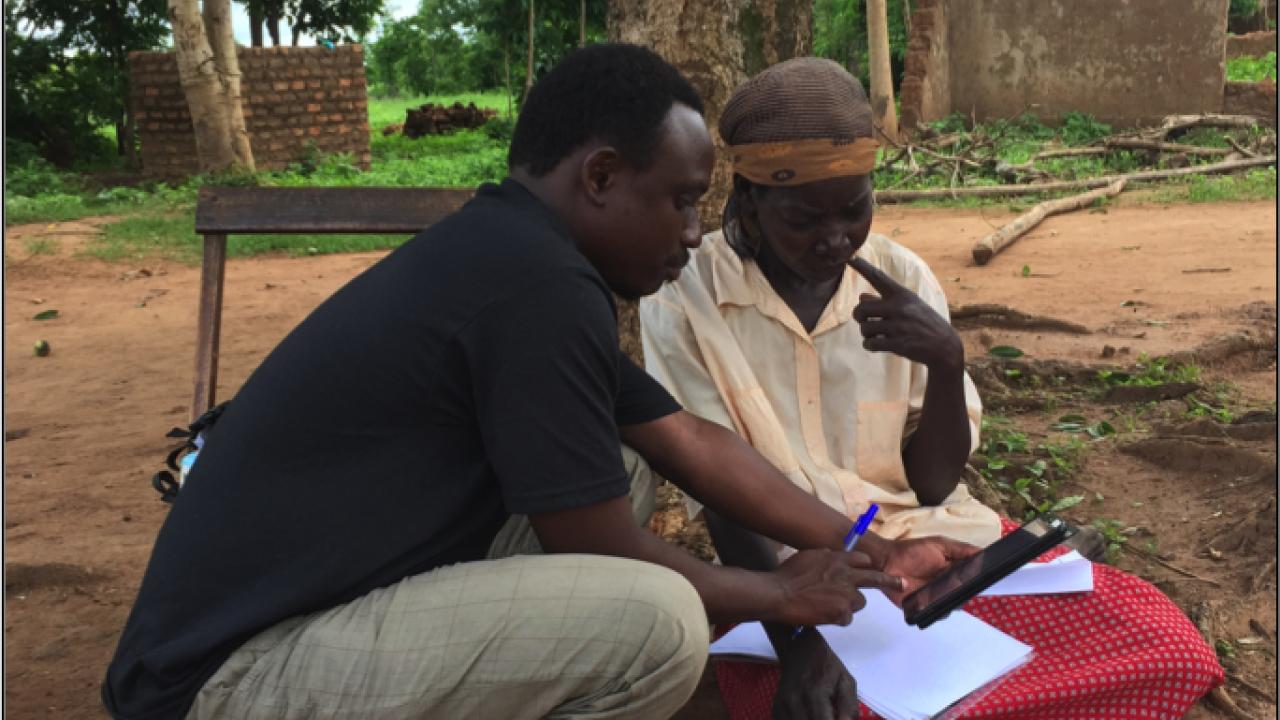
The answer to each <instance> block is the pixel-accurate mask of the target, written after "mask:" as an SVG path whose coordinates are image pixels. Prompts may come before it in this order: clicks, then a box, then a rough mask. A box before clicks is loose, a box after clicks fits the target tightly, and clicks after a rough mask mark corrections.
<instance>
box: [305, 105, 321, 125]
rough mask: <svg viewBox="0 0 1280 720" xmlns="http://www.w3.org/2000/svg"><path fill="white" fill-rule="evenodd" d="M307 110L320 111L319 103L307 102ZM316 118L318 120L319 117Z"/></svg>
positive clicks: (311, 111) (310, 111)
mask: <svg viewBox="0 0 1280 720" xmlns="http://www.w3.org/2000/svg"><path fill="white" fill-rule="evenodd" d="M307 112H309V113H318V112H320V103H308V104H307ZM317 120H319V118H317ZM320 122H324V121H323V120H320Z"/></svg>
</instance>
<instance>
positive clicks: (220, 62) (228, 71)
mask: <svg viewBox="0 0 1280 720" xmlns="http://www.w3.org/2000/svg"><path fill="white" fill-rule="evenodd" d="M204 29H205V32H206V33H207V34H208V35H209V45H210V47H211V48H212V49H213V61H214V70H215V73H216V75H217V78H218V83H219V84H220V85H221V86H222V95H223V97H222V102H223V104H224V106H225V107H226V112H227V114H228V117H227V120H228V124H229V128H228V132H230V134H231V148H232V150H234V151H235V154H236V158H237V160H239V162H240V164H241V165H243V166H244V167H245V168H246V169H248V170H252V169H253V166H254V163H253V148H252V147H251V146H250V144H249V131H248V130H247V129H246V128H245V126H244V103H243V102H242V100H241V96H240V58H239V57H238V55H237V53H236V38H235V33H234V31H233V30H232V29H231V3H230V2H229V0H204Z"/></svg>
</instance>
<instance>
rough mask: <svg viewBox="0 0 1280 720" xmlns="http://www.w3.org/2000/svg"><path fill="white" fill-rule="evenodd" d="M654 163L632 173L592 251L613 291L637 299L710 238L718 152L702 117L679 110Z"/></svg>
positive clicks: (615, 192) (670, 117)
mask: <svg viewBox="0 0 1280 720" xmlns="http://www.w3.org/2000/svg"><path fill="white" fill-rule="evenodd" d="M659 133H660V135H659V138H660V139H659V141H658V145H657V147H656V148H655V149H654V158H653V163H652V164H651V165H650V166H649V167H648V168H647V169H646V170H643V171H639V172H637V171H635V170H633V169H630V168H629V167H624V168H623V169H622V170H620V171H619V172H618V174H617V175H616V177H615V185H614V186H613V187H612V188H611V189H610V190H609V192H608V193H607V199H608V202H607V203H606V205H605V206H604V208H602V212H601V216H600V217H599V218H598V221H597V222H595V223H593V226H594V228H593V230H594V232H593V233H592V234H593V235H598V236H599V237H598V238H597V239H595V241H594V242H591V243H590V247H588V248H584V252H585V253H586V254H587V256H588V259H590V260H591V262H592V264H593V265H595V267H596V269H597V270H599V271H600V274H601V275H602V276H603V277H604V279H605V282H607V283H608V284H609V286H610V287H611V288H613V291H614V292H616V293H617V294H618V295H621V296H622V297H624V298H628V299H635V298H638V297H641V296H644V295H649V294H651V293H654V292H657V290H658V288H660V287H662V283H663V282H665V281H667V280H674V279H676V277H678V276H679V274H680V269H681V268H683V267H684V265H685V263H687V262H688V261H689V249H690V248H696V247H697V246H698V245H699V243H701V240H702V226H701V223H700V222H699V219H698V210H697V204H698V199H699V198H701V197H702V195H703V194H704V193H706V191H707V187H708V185H709V184H710V182H711V168H712V164H713V163H714V161H715V149H714V147H713V146H712V144H711V136H710V134H708V133H707V126H706V123H705V122H703V119H702V116H701V115H699V114H698V113H697V112H695V111H694V110H693V109H691V108H689V107H687V106H685V105H682V104H679V103H677V104H675V105H672V107H671V110H670V112H668V113H667V117H666V120H665V121H664V122H663V126H662V129H661V130H660V131H659Z"/></svg>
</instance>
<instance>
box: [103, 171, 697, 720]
mask: <svg viewBox="0 0 1280 720" xmlns="http://www.w3.org/2000/svg"><path fill="white" fill-rule="evenodd" d="M677 409H679V406H678V405H677V404H676V402H675V401H674V400H673V399H672V398H671V396H670V395H669V394H667V392H666V391H665V390H663V389H662V387H661V386H660V385H658V384H657V383H656V382H655V381H653V380H652V379H651V378H649V376H648V375H646V374H645V373H644V371H643V370H641V369H639V368H638V367H636V366H635V364H634V363H632V362H631V361H630V360H628V359H627V358H626V356H625V355H623V354H622V353H621V352H620V351H619V349H618V337H617V326H616V320H615V311H614V307H613V300H612V297H611V296H610V294H609V291H608V288H607V286H606V285H605V283H604V281H603V280H602V279H601V278H600V276H599V274H598V273H597V272H596V271H595V269H594V268H593V267H592V266H591V265H590V264H589V263H588V262H587V260H586V259H585V258H584V257H583V256H582V255H581V254H579V253H578V251H577V249H576V248H575V247H574V244H573V241H572V240H571V239H570V237H569V234H568V230H567V228H566V227H565V226H564V225H563V223H561V222H560V220H559V219H558V218H557V217H556V216H555V215H553V214H552V213H551V211H550V210H549V209H548V208H546V207H545V206H544V205H542V204H541V203H540V202H539V201H538V200H537V199H536V198H535V197H534V196H533V195H532V194H530V193H529V192H528V191H527V190H526V189H525V188H523V187H522V186H521V185H519V184H518V183H516V182H515V181H512V180H507V181H505V182H504V183H503V184H502V185H501V186H497V185H486V186H484V187H482V188H480V190H479V191H478V192H477V194H476V197H475V198H474V199H473V200H472V201H471V202H469V203H468V204H467V205H466V206H465V207H464V208H463V209H462V210H460V211H459V212H457V213H455V214H454V215H452V216H450V217H448V218H446V219H444V220H443V221H441V222H440V223H438V224H437V225H435V226H433V227H431V228H429V229H428V230H425V231H424V232H422V233H421V234H419V235H418V236H417V237H416V238H414V239H413V240H411V241H409V242H408V243H406V244H405V245H404V246H402V247H400V248H399V249H397V250H396V251H394V252H392V253H391V254H390V255H388V256H387V257H386V258H384V259H383V260H381V261H380V262H378V263H377V264H375V265H374V266H372V267H371V268H369V269H368V270H367V271H365V272H364V273H362V274H361V275H359V276H358V277H356V278H355V279H353V280H352V281H351V282H350V283H348V284H347V285H346V286H345V287H343V288H342V289H341V290H339V291H338V292H337V293H336V294H334V295H333V297H331V298H329V299H328V300H326V301H325V302H324V303H323V304H321V305H320V307H319V308H317V309H316V310H315V312H313V313H312V314H311V315H310V316H309V317H307V319H306V320H304V321H303V322H302V323H301V324H300V325H299V326H298V327H297V328H295V329H294V330H293V332H291V333H290V334H289V335H288V336H287V337H286V338H285V339H284V341H283V342H281V343H280V345H279V346H278V347H277V348H276V349H275V350H274V351H273V352H272V353H271V354H270V355H269V356H268V357H267V358H266V360H264V361H263V363H262V365H261V366H259V367H258V369H257V370H256V371H255V372H254V373H253V375H252V376H250V378H249V379H248V381H247V382H246V383H245V385H244V388H243V389H242V390H241V391H240V392H239V394H238V395H237V396H236V397H235V398H234V400H233V401H232V402H231V404H230V405H229V406H228V409H227V411H226V413H225V414H224V415H223V416H222V417H221V419H220V420H219V421H218V424H217V425H216V426H215V427H214V428H213V430H212V431H211V432H210V434H209V437H208V440H207V442H206V444H205V446H204V449H203V450H202V451H201V453H200V456H199V459H198V460H197V462H196V464H195V467H194V468H193V470H192V472H191V474H190V476H189V477H188V479H187V482H186V484H185V486H184V487H183V489H182V493H181V495H180V496H179V497H178V498H177V501H176V502H175V503H174V505H173V507H172V509H171V510H170V513H169V517H168V518H167V519H166V521H165V523H164V526H163V527H162V528H161V529H160V534H159V537H158V538H157V540H156V546H155V549H154V551H153V552H152V556H151V561H150V563H149V565H148V567H147V571H146V575H145V577H144V578H143V581H142V587H141V589H140V591H139V593H138V598H137V601H136V603H135V605H134V608H133V612H132V613H131V614H130V616H129V620H128V623H127V624H126V626H125V629H124V634H123V636H122V637H121V639H120V644H119V646H118V648H117V650H116V656H115V658H114V660H113V661H112V663H111V666H110V667H109V668H108V670H107V678H106V682H105V683H104V685H103V699H104V702H105V704H106V706H107V708H108V709H109V710H110V711H111V713H112V714H113V715H115V716H116V717H121V718H161V717H164V718H172V717H179V716H181V715H183V714H185V713H186V711H187V710H188V708H189V707H190V704H191V702H192V700H193V698H194V696H195V694H196V692H197V691H198V690H199V689H200V687H201V686H202V685H203V684H204V682H205V681H206V680H207V679H208V678H209V677H210V676H211V675H212V674H213V673H214V671H215V670H217V668H218V667H219V666H220V665H221V664H222V663H223V661H225V660H226V658H227V657H228V655H230V654H231V652H232V651H233V650H234V649H235V648H236V647H238V646H239V645H240V644H242V643H243V642H244V641H245V640H247V639H248V638H250V637H251V636H253V635H254V634H256V633H258V632H259V631H261V630H263V629H265V628H267V627H269V626H271V625H272V624H274V623H276V622H278V621H280V620H284V619H285V618H289V617H292V616H296V615H300V614H304V613H309V612H314V611H317V610H321V609H324V608H328V607H333V606H335V605H338V604H341V603H344V602H348V601H350V600H352V599H354V598H356V597H359V596H361V595H363V594H365V593H368V592H369V591H370V590H373V589H375V588H379V587H383V586H386V585H389V584H392V583H394V582H396V581H398V580H400V579H402V578H404V577H407V576H410V575H415V574H418V573H422V572H426V571H428V570H431V569H433V568H436V567H440V566H442V565H446V564H450V563H456V562H464V561H470V560H478V559H481V558H483V557H484V555H485V552H486V551H487V549H488V546H489V544H490V543H491V542H492V540H493V538H494V536H495V535H496V534H497V531H498V529H499V528H500V527H501V525H502V524H503V522H505V520H506V518H507V517H508V516H509V514H511V513H525V514H529V513H541V512H551V511H556V510H565V509H570V508H574V507H581V506H585V505H590V504H594V503H597V502H602V501H604V500H609V499H612V498H616V497H620V496H623V495H625V494H626V493H627V492H628V489H629V488H628V482H627V476H626V472H625V470H624V468H623V465H622V458H621V445H620V442H619V439H618V429H617V428H618V426H620V425H628V424H633V423H640V422H647V421H649V420H654V419H657V418H659V417H663V416H665V415H668V414H670V413H672V412H674V411H676V410H677Z"/></svg>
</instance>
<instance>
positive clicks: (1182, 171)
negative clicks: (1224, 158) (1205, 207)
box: [876, 155, 1276, 203]
mask: <svg viewBox="0 0 1280 720" xmlns="http://www.w3.org/2000/svg"><path fill="white" fill-rule="evenodd" d="M1275 163H1276V156H1275V155H1267V156H1265V157H1257V158H1246V159H1244V160H1233V161H1231V162H1220V163H1210V164H1206V165H1192V166H1191V167H1184V168H1176V169H1173V170H1144V171H1142V172H1135V173H1128V174H1125V175H1103V176H1101V177H1096V178H1085V179H1083V180H1067V181H1061V182H1049V183H1040V184H1038V185H983V186H979V187H966V188H956V189H954V190H952V189H951V188H930V189H928V190H892V191H890V190H886V191H884V192H877V193H876V202H880V203H899V202H909V201H911V200H938V199H942V198H948V197H1015V196H1019V195H1038V194H1040V193H1048V192H1061V191H1063V190H1087V189H1090V188H1097V187H1104V186H1106V185H1110V184H1111V183H1113V182H1115V181H1117V180H1121V179H1123V180H1125V181H1127V182H1146V181H1150V180H1168V179H1169V178H1175V177H1183V176H1185V175H1208V174H1214V173H1226V172H1232V171H1234V170H1243V169H1245V168H1252V167H1262V166H1264V165H1274V164H1275Z"/></svg>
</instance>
